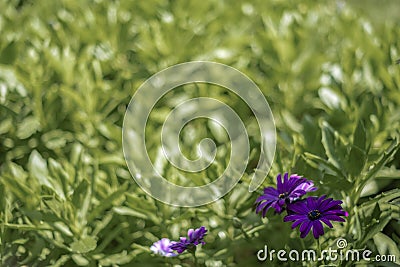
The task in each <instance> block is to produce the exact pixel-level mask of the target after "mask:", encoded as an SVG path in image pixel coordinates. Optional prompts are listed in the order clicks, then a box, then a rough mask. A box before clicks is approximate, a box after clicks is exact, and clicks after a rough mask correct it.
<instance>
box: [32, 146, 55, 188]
mask: <svg viewBox="0 0 400 267" xmlns="http://www.w3.org/2000/svg"><path fill="white" fill-rule="evenodd" d="M28 169H29V173H30V175H31V176H32V177H33V178H35V179H36V180H37V181H38V182H39V184H41V185H45V186H47V187H48V188H53V185H52V183H51V182H50V180H49V172H48V170H47V163H46V161H45V160H44V159H43V158H42V156H41V155H40V154H39V152H37V151H36V150H33V151H32V153H31V155H30V156H29V162H28Z"/></svg>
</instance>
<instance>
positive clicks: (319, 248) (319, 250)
mask: <svg viewBox="0 0 400 267" xmlns="http://www.w3.org/2000/svg"><path fill="white" fill-rule="evenodd" d="M316 241H317V255H318V256H317V257H318V258H319V257H321V256H322V250H321V243H320V241H319V238H317V239H316ZM322 264H323V265H325V259H324V258H322Z"/></svg>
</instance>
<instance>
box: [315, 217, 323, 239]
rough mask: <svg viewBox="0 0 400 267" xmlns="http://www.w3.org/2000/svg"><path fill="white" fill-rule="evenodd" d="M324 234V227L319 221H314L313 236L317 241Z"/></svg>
mask: <svg viewBox="0 0 400 267" xmlns="http://www.w3.org/2000/svg"><path fill="white" fill-rule="evenodd" d="M323 234H324V227H323V226H322V223H321V222H320V221H319V220H316V221H313V235H314V237H315V238H316V239H317V238H319V237H320V236H321V235H323Z"/></svg>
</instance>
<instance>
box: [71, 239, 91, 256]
mask: <svg viewBox="0 0 400 267" xmlns="http://www.w3.org/2000/svg"><path fill="white" fill-rule="evenodd" d="M96 246H97V241H96V239H95V238H94V237H92V236H86V237H83V238H82V239H79V240H75V241H74V242H72V243H71V250H72V251H73V252H75V253H88V252H89V251H92V250H94V249H95V248H96Z"/></svg>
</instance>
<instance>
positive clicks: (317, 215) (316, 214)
mask: <svg viewBox="0 0 400 267" xmlns="http://www.w3.org/2000/svg"><path fill="white" fill-rule="evenodd" d="M307 216H308V219H310V220H311V221H315V220H317V219H319V218H320V217H321V212H319V210H312V211H310V212H309V213H308V214H307Z"/></svg>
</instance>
